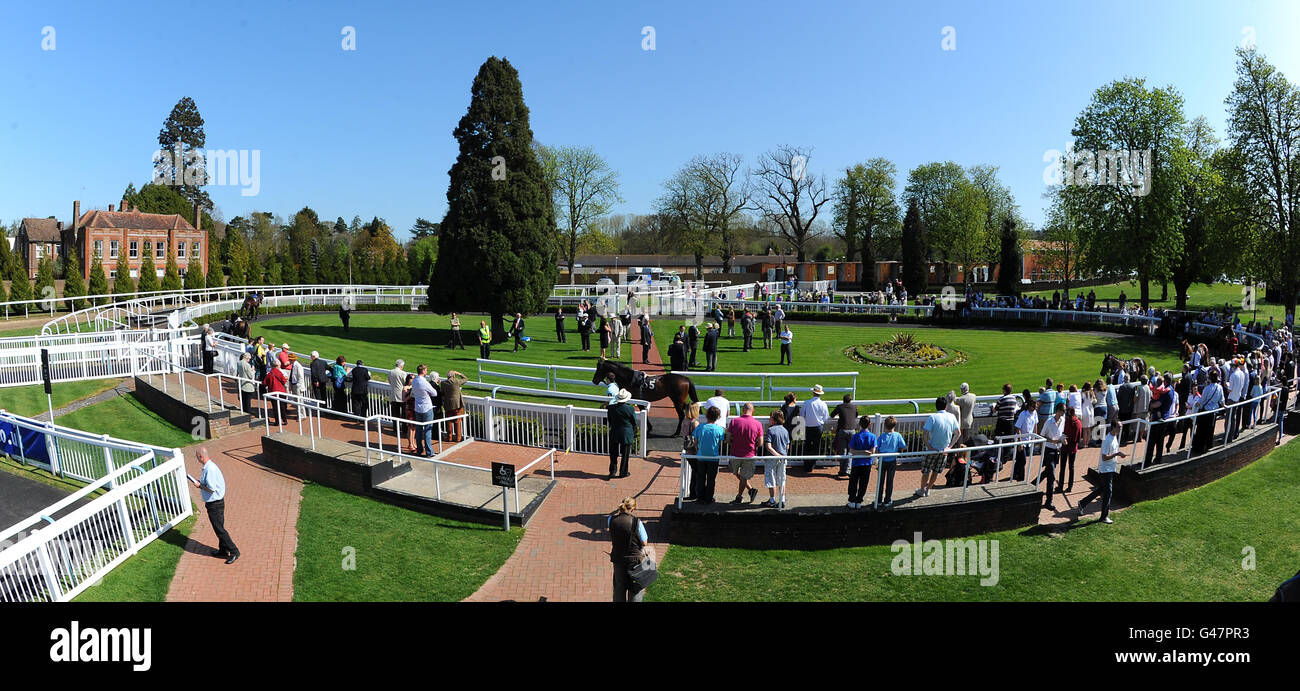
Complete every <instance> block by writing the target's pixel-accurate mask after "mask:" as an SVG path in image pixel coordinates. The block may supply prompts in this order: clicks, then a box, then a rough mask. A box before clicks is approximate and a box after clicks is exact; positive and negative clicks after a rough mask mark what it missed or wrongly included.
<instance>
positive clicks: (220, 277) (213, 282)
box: [203, 231, 229, 288]
mask: <svg viewBox="0 0 1300 691" xmlns="http://www.w3.org/2000/svg"><path fill="white" fill-rule="evenodd" d="M227 232H229V231H227ZM212 240H213V233H212V231H208V270H207V272H206V275H205V276H204V277H203V278H204V282H205V283H207V284H208V287H209V288H222V287H225V285H226V273H225V271H224V270H222V268H221V254H220V252H218V250H217V247H218V245H217V244H216V243H214V242H212Z"/></svg>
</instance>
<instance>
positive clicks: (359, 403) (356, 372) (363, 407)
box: [348, 360, 370, 417]
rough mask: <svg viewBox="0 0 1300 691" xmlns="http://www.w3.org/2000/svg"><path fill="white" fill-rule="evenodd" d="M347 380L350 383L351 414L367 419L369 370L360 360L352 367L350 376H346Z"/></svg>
mask: <svg viewBox="0 0 1300 691" xmlns="http://www.w3.org/2000/svg"><path fill="white" fill-rule="evenodd" d="M348 380H349V381H351V382H352V414H353V415H356V416H357V417H368V416H369V413H370V370H368V369H366V365H365V363H364V362H362V361H361V360H357V364H355V365H353V366H352V374H350V375H348Z"/></svg>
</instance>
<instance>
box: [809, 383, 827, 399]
mask: <svg viewBox="0 0 1300 691" xmlns="http://www.w3.org/2000/svg"><path fill="white" fill-rule="evenodd" d="M812 392H813V393H814V394H816V395H818V396H820V395H822V394H823V393H825V390H823V389H822V385H821V384H815V385H814V386H813V387H812Z"/></svg>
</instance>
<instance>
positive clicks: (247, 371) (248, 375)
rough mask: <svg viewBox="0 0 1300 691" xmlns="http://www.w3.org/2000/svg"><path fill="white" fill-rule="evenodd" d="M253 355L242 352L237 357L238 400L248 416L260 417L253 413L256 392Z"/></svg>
mask: <svg viewBox="0 0 1300 691" xmlns="http://www.w3.org/2000/svg"><path fill="white" fill-rule="evenodd" d="M252 359H253V356H252V355H249V354H248V353H243V354H242V355H240V357H239V366H238V367H237V370H238V371H237V374H238V376H239V401H240V404H241V405H242V406H243V408H242V410H243V411H244V412H245V413H247V414H248V416H249V417H250V418H254V417H256V418H261V415H258V414H254V413H253V394H255V393H257V381H258V380H257V372H255V371H253V364H252Z"/></svg>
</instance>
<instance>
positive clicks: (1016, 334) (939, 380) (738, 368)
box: [655, 321, 1179, 400]
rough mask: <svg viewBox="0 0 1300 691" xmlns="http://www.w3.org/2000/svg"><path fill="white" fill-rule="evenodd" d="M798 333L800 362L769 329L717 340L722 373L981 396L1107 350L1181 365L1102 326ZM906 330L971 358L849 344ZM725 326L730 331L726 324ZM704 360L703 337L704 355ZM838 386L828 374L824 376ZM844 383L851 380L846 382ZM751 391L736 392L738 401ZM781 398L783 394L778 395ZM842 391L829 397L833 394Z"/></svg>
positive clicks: (661, 337) (1074, 370) (1032, 383)
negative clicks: (907, 354)
mask: <svg viewBox="0 0 1300 691" xmlns="http://www.w3.org/2000/svg"><path fill="white" fill-rule="evenodd" d="M681 323H682V322H680V321H674V322H668V321H661V322H659V323H658V324H657V329H656V331H655V339H656V340H657V341H658V343H659V348H660V349H661V353H662V357H663V358H664V362H667V361H668V345H669V344H670V343H671V342H672V336H673V333H675V331H676V328H677V326H678V325H679V324H681ZM789 325H790V331H791V333H793V334H794V341H793V346H792V354H793V358H794V365H793V366H785V365H779V364H777V363H778V362H779V361H780V357H781V351H780V342H779V341H778V340H777V339H775V338H773V343H772V349H771V350H764V349H762V347H761V346H762V331H758V332H757V333H756V334H755V339H754V342H755V344H757V345H758V346H760V347H759V349H758V350H751V351H749V352H748V353H746V352H743V351H742V349H741V338H740V329H739V327H737V329H736V337H735V338H726V337H723V338H720V339H718V371H719V372H773V373H776V372H787V371H789V372H849V371H857V372H859V376H858V391H857V397H858V398H859V399H888V398H914V397H931V396H940V395H943V394H946V393H948V391H949V390H950V389H957V388H958V387H959V386H960V385H961V383H962V382H967V383H969V384H970V386H971V390H972V391H974V392H975V393H976V394H978V395H985V394H1000V393H1001V392H1002V384H1003V383H1005V382H1010V383H1011V385H1012V387H1013V389H1014V390H1015V391H1016V392H1017V393H1019V392H1020V391H1021V390H1023V389H1025V388H1029V389H1031V390H1033V391H1034V392H1037V391H1038V387H1040V386H1042V385H1043V383H1044V379H1045V378H1046V377H1052V378H1053V379H1054V380H1056V381H1058V382H1064V383H1065V384H1066V386H1067V387H1068V386H1069V385H1070V384H1078V385H1081V384H1083V383H1084V382H1085V381H1094V380H1096V379H1097V376H1098V374H1099V373H1100V372H1101V361H1102V358H1103V357H1105V355H1106V353H1115V354H1116V355H1119V356H1121V357H1139V356H1140V357H1142V358H1144V359H1146V361H1147V364H1148V365H1152V366H1155V367H1159V368H1161V369H1162V370H1163V369H1172V368H1175V367H1178V366H1179V362H1178V353H1177V352H1176V351H1175V350H1174V349H1173V347H1172V344H1171V343H1170V342H1168V341H1162V340H1159V339H1151V338H1138V337H1130V336H1119V335H1111V334H1102V333H1078V332H1063V331H1005V330H998V329H938V328H925V327H922V328H918V327H915V326H910V327H909V326H906V325H899V326H857V325H842V326H809V325H803V324H801V323H799V322H790V323H789ZM899 332H910V333H913V334H915V335H916V338H917V340H918V341H921V342H925V343H934V344H936V345H939V346H941V347H943V348H945V349H949V348H955V349H957V350H960V351H962V352H963V353H965V354H966V355H967V357H968V359H967V360H966V362H963V363H961V364H958V365H953V366H950V367H933V368H928V367H927V368H898V367H884V366H877V365H871V364H862V363H858V362H855V361H853V360H851V359H849V357H848V356H846V355H845V354H844V349H845V348H847V347H849V346H852V345H857V344H860V343H873V342H881V341H887V340H889V339H890V338H891V337H893V335H894V334H896V333H899ZM724 333H725V331H724ZM696 358H697V362H698V363H700V364H703V362H704V352H703V344H701V345H700V350H699V351H698V353H697V355H696ZM737 381H738V380H729V379H727V378H713V377H699V378H697V379H696V381H695V386H696V389H697V391H698V392H699V394H700V397H701V398H705V397H707V396H709V395H712V391H713V388H714V386H715V384H716V383H718V382H721V383H722V385H723V386H724V388H725V386H726V385H727V384H729V383H733V382H737ZM813 383H815V382H813V381H811V380H807V381H805V380H803V379H798V380H794V381H792V382H790V384H789V387H788V388H787V387H780V390H782V391H784V390H791V391H795V392H796V394H797V395H798V396H799V399H800V400H803V399H805V398H807V396H808V394H807V391H808V388H809V386H810V385H811V384H813ZM821 383H822V384H823V385H827V386H829V385H831V382H829V381H823V382H821ZM837 385H844V384H843V382H842V381H841V382H839V383H838V384H837ZM746 397H749V395H745V396H742V395H741V394H739V393H737V394H736V395H735V396H731V398H732V399H733V400H735V399H739V400H743V399H744V398H746ZM777 398H780V396H777ZM836 398H838V396H829V395H828V396H827V399H828V400H834V399H836Z"/></svg>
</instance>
